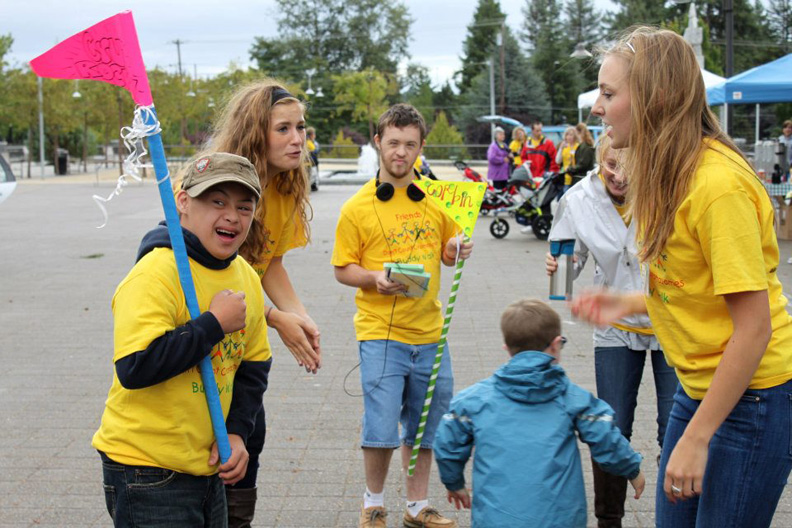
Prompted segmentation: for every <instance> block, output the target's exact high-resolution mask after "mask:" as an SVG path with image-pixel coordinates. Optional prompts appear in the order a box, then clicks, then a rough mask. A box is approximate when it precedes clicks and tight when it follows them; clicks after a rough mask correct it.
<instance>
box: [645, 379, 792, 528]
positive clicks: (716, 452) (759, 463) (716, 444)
mask: <svg viewBox="0 0 792 528" xmlns="http://www.w3.org/2000/svg"><path fill="white" fill-rule="evenodd" d="M700 403H701V402H700V401H699V400H693V399H691V398H690V397H688V395H687V394H685V392H684V391H683V390H682V387H681V386H680V387H679V389H678V390H677V392H676V394H675V395H674V407H673V408H672V409H671V418H670V420H669V423H668V430H667V431H666V438H665V445H666V449H665V450H663V456H662V458H661V459H660V470H659V472H658V478H657V497H656V499H655V500H656V520H657V526H658V527H660V528H688V527H690V528H694V527H695V528H715V527H717V528H743V527H751V528H765V527H769V526H770V525H771V523H772V520H773V514H774V513H775V509H776V506H777V505H778V500H779V498H780V497H781V493H782V492H783V491H784V486H785V485H786V482H787V478H788V477H789V472H790V469H792V435H791V434H790V429H792V419H791V417H790V414H792V381H788V382H786V383H784V384H783V385H779V386H777V387H771V388H769V389H759V390H754V389H749V390H747V391H745V394H743V396H742V397H741V398H740V401H739V402H738V403H737V405H736V406H735V407H734V409H733V410H732V412H731V413H729V416H728V417H727V418H726V420H725V421H724V422H723V424H721V426H720V427H719V428H718V430H717V431H716V432H715V436H713V437H712V440H711V441H710V445H709V457H708V459H707V467H706V469H705V472H704V482H703V483H702V494H701V495H700V496H699V497H697V498H693V499H688V500H686V501H684V502H677V503H676V504H671V503H670V502H669V501H668V499H666V496H665V493H664V492H663V483H664V480H665V468H666V465H667V464H668V458H669V457H670V456H671V452H672V451H673V449H674V446H676V443H677V441H678V440H679V438H680V437H681V436H682V433H683V432H684V431H685V427H687V424H688V422H689V421H690V419H691V418H692V417H693V414H694V413H695V412H696V409H698V406H699V404H700Z"/></svg>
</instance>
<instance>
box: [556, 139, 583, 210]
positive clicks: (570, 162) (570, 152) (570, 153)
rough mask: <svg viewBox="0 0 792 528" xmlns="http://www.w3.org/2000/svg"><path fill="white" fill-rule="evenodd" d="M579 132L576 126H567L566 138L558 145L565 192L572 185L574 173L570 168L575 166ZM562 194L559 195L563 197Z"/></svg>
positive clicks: (559, 197)
mask: <svg viewBox="0 0 792 528" xmlns="http://www.w3.org/2000/svg"><path fill="white" fill-rule="evenodd" d="M578 143H579V141H578V134H577V130H575V127H567V129H566V130H564V139H563V140H562V141H561V144H560V145H558V153H557V154H556V163H557V164H558V165H559V166H560V167H561V172H563V173H565V174H564V192H566V191H567V190H568V189H569V188H570V187H571V186H572V175H571V174H570V173H569V170H570V169H571V168H573V167H574V166H575V151H577V148H578ZM562 195H563V193H562V194H559V195H558V199H559V200H560V199H561V196H562Z"/></svg>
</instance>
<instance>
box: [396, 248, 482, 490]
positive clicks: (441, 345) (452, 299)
mask: <svg viewBox="0 0 792 528" xmlns="http://www.w3.org/2000/svg"><path fill="white" fill-rule="evenodd" d="M469 241H470V238H468V237H467V236H466V237H465V239H464V242H465V243H467V242H469ZM464 266H465V261H464V260H459V262H457V264H456V271H454V280H453V282H452V283H451V294H450V295H449V296H448V305H447V306H446V313H445V318H444V319H443V330H442V331H441V333H440V341H438V343H437V352H436V353H435V359H434V364H433V365H432V374H431V375H430V376H429V386H428V387H427V389H426V397H425V398H424V406H423V410H422V411H421V420H420V422H418V430H417V431H416V433H415V442H414V443H413V450H412V455H411V456H410V463H409V465H408V466H407V475H408V476H410V477H412V476H413V473H414V472H415V464H416V462H417V461H418V453H419V452H420V450H421V440H423V435H424V430H425V429H426V421H427V420H428V418H429V409H430V408H431V406H432V398H433V397H434V389H435V384H436V383H437V376H438V374H439V372H440V364H441V363H442V361H443V351H444V350H445V346H446V343H447V342H448V329H449V327H450V326H451V316H453V314H454V305H455V304H456V297H457V291H458V290H459V283H460V281H461V280H462V268H463V267H464Z"/></svg>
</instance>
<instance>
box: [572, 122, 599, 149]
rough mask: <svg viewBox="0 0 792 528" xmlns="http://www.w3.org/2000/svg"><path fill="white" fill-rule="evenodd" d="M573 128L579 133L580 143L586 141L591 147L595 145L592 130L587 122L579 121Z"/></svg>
mask: <svg viewBox="0 0 792 528" xmlns="http://www.w3.org/2000/svg"><path fill="white" fill-rule="evenodd" d="M572 128H574V129H575V132H576V133H577V137H578V142H579V143H585V144H586V145H588V146H590V147H593V146H594V138H593V137H592V136H591V130H589V128H588V127H587V126H586V123H578V124H577V125H575V126H574V127H572Z"/></svg>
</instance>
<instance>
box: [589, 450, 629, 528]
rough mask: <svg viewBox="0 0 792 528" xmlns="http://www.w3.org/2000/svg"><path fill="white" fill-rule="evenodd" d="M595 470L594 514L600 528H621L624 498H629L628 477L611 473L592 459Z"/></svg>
mask: <svg viewBox="0 0 792 528" xmlns="http://www.w3.org/2000/svg"><path fill="white" fill-rule="evenodd" d="M591 467H592V469H593V470H594V515H596V517H597V527H598V528H621V525H622V518H623V517H624V500H625V499H626V498H627V479H626V478H624V477H620V476H618V475H611V474H610V473H608V472H606V471H604V470H603V469H602V468H600V467H599V465H598V464H597V463H596V462H594V459H592V460H591Z"/></svg>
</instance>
